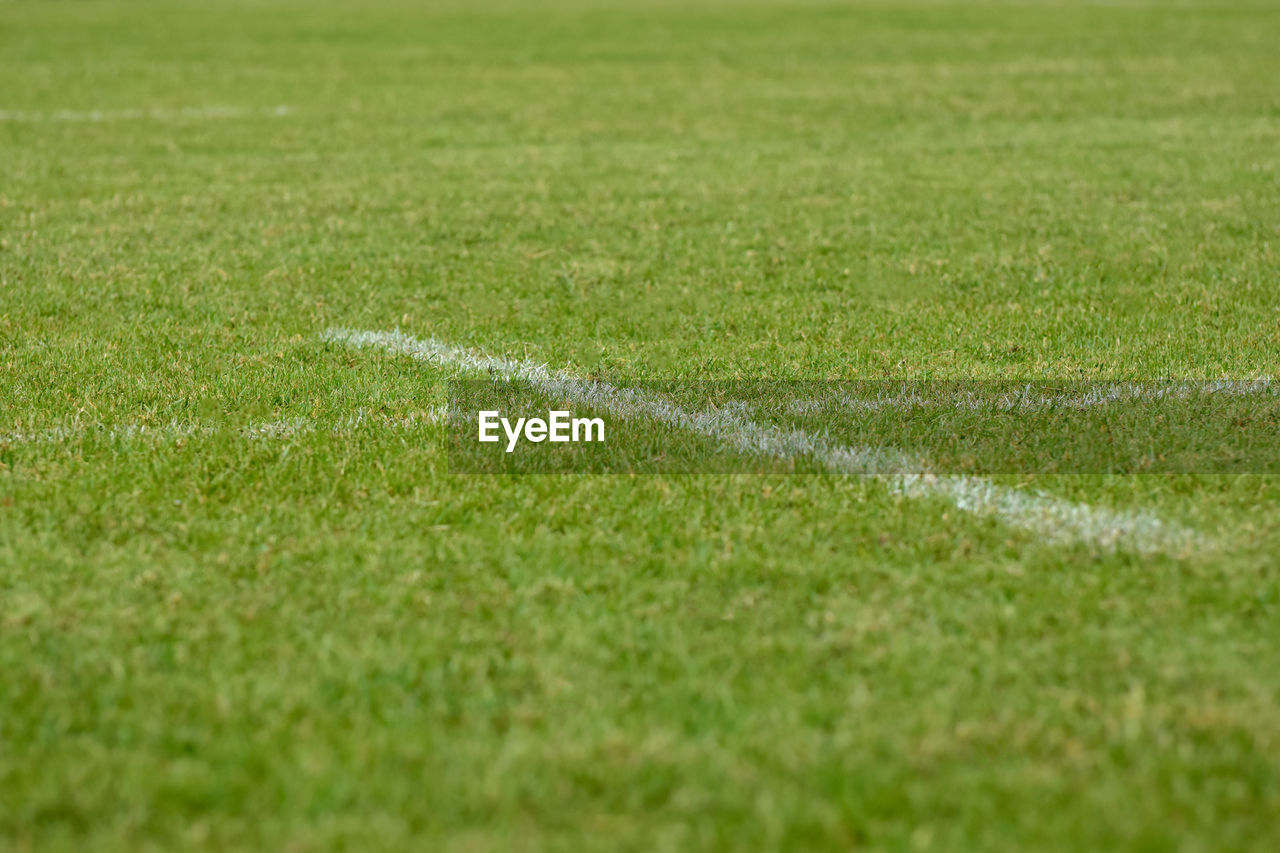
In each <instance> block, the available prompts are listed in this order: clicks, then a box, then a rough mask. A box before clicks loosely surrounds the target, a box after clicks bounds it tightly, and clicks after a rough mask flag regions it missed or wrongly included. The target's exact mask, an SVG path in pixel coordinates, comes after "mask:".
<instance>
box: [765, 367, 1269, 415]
mask: <svg viewBox="0 0 1280 853" xmlns="http://www.w3.org/2000/svg"><path fill="white" fill-rule="evenodd" d="M910 384H911V383H902V385H904V386H906V387H907V390H904V391H902V392H901V393H898V394H891V395H882V396H879V397H874V398H864V397H856V396H854V395H852V394H850V393H848V392H847V391H844V390H842V389H839V388H837V389H835V390H834V391H833V392H832V393H830V394H828V395H826V396H823V397H818V398H814V399H809V400H794V401H792V402H790V403H788V404H787V406H786V410H787V412H788V413H789V414H793V415H807V414H812V413H815V412H831V411H841V412H881V411H911V410H919V409H954V410H959V411H970V412H1046V411H1054V410H1058V411H1064V410H1065V411H1083V410H1086V409H1093V408H1097V407H1099V406H1109V405H1115V404H1120V403H1136V402H1158V401H1160V400H1182V399H1187V398H1189V397H1193V396H1199V395H1218V396H1224V397H1253V396H1260V395H1264V394H1270V395H1275V394H1280V385H1277V384H1276V383H1274V382H1273V381H1272V379H1271V377H1269V376H1264V377H1259V378H1257V379H1210V380H1189V381H1177V382H1167V383H1154V382H1106V383H1098V384H1097V385H1095V386H1093V387H1090V388H1088V389H1086V390H1084V391H1082V392H1080V393H1075V394H1043V393H1040V392H1039V391H1038V390H1037V389H1036V388H1035V386H1034V385H1032V384H1027V385H1024V386H1022V387H1020V388H1017V389H1012V390H1009V391H1006V392H1005V393H1003V394H1001V395H999V396H997V397H984V396H982V395H981V394H976V393H974V392H973V391H971V390H956V391H953V392H951V393H948V394H943V395H940V396H937V397H928V396H924V395H922V394H920V393H919V392H918V391H916V390H914V389H910V388H909V386H910Z"/></svg>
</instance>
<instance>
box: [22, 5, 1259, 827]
mask: <svg viewBox="0 0 1280 853" xmlns="http://www.w3.org/2000/svg"><path fill="white" fill-rule="evenodd" d="M1277 33H1280V10H1278V9H1277V8H1276V7H1275V6H1274V4H1271V3H1208V2H1206V3H1194V2H1193V3H1184V4H1177V5H1165V4H1152V5H1143V4H1137V3H1114V4H1104V5H1083V4H1076V3H1065V2H1064V3H1052V2H1050V3H1034V4H1016V3H1015V4H991V3H948V2H941V3H901V4H888V3H886V4H872V3H854V4H823V3H784V2H751V3H742V4H736V3H727V2H725V3H717V2H710V0H702V2H697V3H693V4H686V3H674V2H672V3H657V4H654V3H641V2H638V0H636V2H624V3H619V4H609V5H605V4H593V3H585V2H582V3H578V2H573V1H572V0H557V2H555V3H550V4H539V5H538V6H537V7H533V6H522V5H520V4H515V3H507V4H499V3H497V2H491V0H482V2H468V3H454V4H444V5H435V6H433V7H431V8H424V7H423V6H422V4H417V3H409V2H403V3H396V2H392V0H378V2H374V3H361V4H355V3H350V4H348V5H339V4H337V3H334V2H332V0H325V2H319V3H315V2H308V3H302V2H296V3H290V2H278V0H270V2H263V3H248V2H246V3H213V4H200V5H195V4H178V3H149V2H107V1H105V0H104V2H98V0H94V1H93V2H82V3H70V2H36V0H0V111H3V112H0V846H5V847H14V848H17V849H25V848H41V849H44V848H49V849H57V848H63V849H87V848H91V849H120V850H125V849H128V850H133V849H139V848H146V847H149V846H150V847H207V848H224V847H258V848H268V849H278V848H289V849H323V848H330V847H337V846H342V845H346V846H353V847H360V848H379V847H408V846H414V847H423V846H430V847H442V848H454V849H492V850H499V849H501V850H505V849H511V848H530V849H545V848H560V849H578V848H633V849H645V850H648V849H654V848H670V849H687V848H724V849H742V848H749V849H756V848H770V849H772V848H792V849H809V848H838V849H847V848H849V847H852V846H870V847H880V848H917V849H923V848H930V847H932V848H936V849H970V848H973V849H1009V848H1015V849H1072V850H1076V849H1094V848H1101V847H1106V848H1115V847H1119V848H1130V849H1167V848H1173V847H1177V848H1182V849H1210V848H1213V849H1224V848H1225V849H1248V848H1252V849H1258V850H1268V849H1274V848H1275V846H1276V845H1277V844H1278V843H1280V826H1278V825H1277V821H1276V818H1275V815H1276V814H1280V760H1278V759H1277V756H1280V709H1278V708H1277V703H1278V701H1280V679H1278V678H1277V676H1276V673H1280V629H1278V628H1277V626H1278V625H1280V621H1278V620H1277V616H1280V583H1278V581H1277V573H1276V568H1275V561H1274V557H1273V554H1274V553H1277V552H1280V537H1277V535H1276V533H1275V531H1276V529H1277V525H1278V523H1280V489H1278V488H1277V485H1276V483H1275V482H1274V479H1273V478H1268V477H1257V476H1230V477H1225V476H1211V475H1206V474H1196V475H1186V476H1183V475H1179V476H1139V477H1114V476H1110V477H1106V476H1086V477H1066V478H1061V477H1059V478H1054V479H1051V480H1044V481H1041V480H1039V479H1036V478H1033V477H1029V476H1026V477H1020V478H1018V479H1017V480H1016V481H1014V482H1017V483H1021V484H1024V485H1028V486H1032V487H1039V488H1044V489H1047V490H1050V491H1053V492H1056V493H1059V494H1062V495H1065V496H1069V497H1071V498H1073V499H1076V500H1081V501H1086V502H1089V503H1091V504H1097V505H1104V506H1113V507H1116V508H1121V509H1141V510H1150V511H1152V512H1155V513H1158V514H1159V515H1160V516H1161V517H1163V518H1167V519H1169V520H1171V521H1173V522H1176V523H1179V524H1184V525H1187V526H1189V527H1192V528H1194V529H1196V530H1198V531H1201V532H1203V533H1204V534H1205V535H1206V536H1207V537H1208V538H1209V539H1211V540H1212V547H1208V548H1205V549H1204V550H1200V551H1195V552H1191V553H1183V554H1175V555H1152V556H1138V555H1134V554H1131V553H1126V552H1124V551H1120V552H1107V551H1105V550H1101V549H1098V548H1096V547H1093V546H1091V545H1090V544H1088V543H1081V544H1075V545H1058V544H1053V543H1049V542H1044V541H1038V540H1037V539H1036V538H1035V537H1032V536H1030V535H1028V534H1027V533H1025V532H1021V531H1018V530H1016V529H1012V528H1009V527H1006V526H1003V525H1002V524H1000V523H999V522H998V521H996V520H992V519H976V518H973V517H970V516H966V515H964V514H962V513H961V512H959V511H958V510H956V509H955V508H954V507H950V506H948V505H946V504H944V503H941V502H938V501H929V500H925V501H911V500H905V499H902V498H900V497H895V496H893V495H892V494H891V493H890V492H889V491H887V490H886V489H885V487H884V485H883V484H882V483H879V482H876V481H870V480H858V479H841V478H833V477H830V476H823V475H808V476H784V475H781V474H777V475H773V474H771V475H763V476H746V475H734V476H729V475H714V476H713V475H706V476H686V475H662V476H657V475H654V476H640V477H628V476H591V477H585V476H584V477H573V476H554V477H491V476H481V475H461V474H458V473H453V474H450V473H449V471H448V465H447V463H448V459H447V456H446V453H445V450H444V444H443V434H442V432H441V428H440V427H439V426H433V425H431V424H424V423H418V424H417V425H414V426H410V427H407V428H403V429H386V428H382V427H379V426H378V425H377V423H373V422H371V423H370V424H368V425H366V426H362V427H360V428H357V429H348V430H337V431H334V430H327V429H319V430H316V431H314V432H307V433H299V434H296V435H293V436H285V437H277V438H265V437H252V436H246V435H245V434H244V433H243V432H242V431H240V430H239V429H238V427H239V426H240V425H243V424H246V423H261V422H269V421H274V420H277V419H288V418H295V417H307V418H311V419H312V420H313V421H316V422H321V423H333V422H336V421H338V420H339V419H342V418H345V417H347V416H349V415H351V414H352V413H353V412H356V411H357V410H364V411H367V412H369V413H372V414H374V415H377V416H378V417H381V418H382V419H383V420H382V421H380V423H386V422H388V421H394V420H395V419H397V418H403V417H406V416H413V415H415V414H421V413H423V412H427V411H429V410H431V409H432V408H433V407H436V406H439V405H440V404H441V403H442V402H443V401H444V400H445V399H446V396H447V388H446V382H447V380H448V379H449V378H450V374H449V373H448V372H446V371H443V370H433V369H431V368H429V367H426V366H424V365H422V364H420V363H418V362H414V361H411V360H408V359H397V358H393V357H390V356H386V355H378V354H376V353H373V352H369V351H355V350H349V349H344V348H343V347H341V346H338V345H334V344H326V343H324V342H322V340H321V338H320V335H321V333H322V332H323V330H324V329H326V328H328V327H330V326H335V325H337V326H351V327H359V328H370V329H387V328H392V327H396V326H399V327H401V328H403V329H404V330H406V331H408V332H410V333H413V334H418V335H435V336H437V337H439V338H441V339H444V340H448V341H451V342H454V343H460V344H466V345H476V346H483V347H484V348H486V349H487V350H489V351H491V352H497V353H502V354H509V355H515V356H520V357H530V358H534V359H536V360H538V361H545V362H550V363H552V364H554V365H557V366H566V367H573V368H574V369H576V370H578V371H579V372H581V373H582V374H583V375H591V376H600V377H604V378H607V379H609V380H611V381H613V382H616V383H619V384H627V383H636V382H641V381H646V380H658V381H671V380H676V379H698V380H704V379H715V380H724V379H729V380H741V379H747V380H756V379H762V380H791V379H804V380H818V379H823V380H825V379H857V380H862V379H879V378H885V377H892V378H912V379H924V378H941V379H953V378H981V379H1008V378H1028V379H1031V378H1039V379H1053V380H1063V381H1067V380H1080V379H1093V378H1099V377H1122V378H1135V379H1162V378H1195V377H1219V376H1256V375H1263V374H1276V373H1280V358H1278V356H1277V354H1278V353H1280V307H1278V306H1280V301H1278V300H1277V299H1276V295H1275V288H1276V282H1277V280H1280V258H1278V257H1277V243H1278V242H1280V227H1278V224H1280V100H1278V99H1277V90H1276V88H1275V82H1274V81H1275V80H1277V79H1280V58H1278V55H1277V52H1276V47H1275V44H1276V34H1277ZM280 106H284V107H288V110H287V111H285V112H284V114H282V115H278V114H276V109H275V108H277V107H280ZM211 108H217V109H222V108H225V109H228V110H232V111H237V112H233V113H231V114H227V115H221V116H219V115H214V114H208V115H203V116H202V115H201V114H200V112H199V111H200V110H202V109H211ZM91 111H99V112H100V113H101V115H99V116H96V117H94V116H89V115H86V114H87V113H89V112H91ZM137 111H142V112H143V113H145V115H139V114H138V112H137ZM152 111H154V112H152ZM184 111H185V112H184ZM173 421H179V422H182V423H185V424H192V423H198V424H204V425H206V426H208V427H209V431H207V432H196V433H192V434H189V435H185V436H177V435H172V434H165V433H163V432H161V433H159V434H144V435H142V436H138V435H136V434H130V433H128V432H127V431H125V432H122V431H120V430H117V431H116V432H114V433H113V432H111V431H110V430H109V429H107V428H109V427H111V426H112V425H115V426H117V427H120V426H122V425H125V426H127V425H137V424H145V425H152V426H156V425H163V424H166V423H170V422H173ZM100 426H103V427H107V428H99V427H100ZM59 429H61V430H62V431H61V432H57V430H59ZM51 430H53V431H55V432H50V431H51ZM33 433H35V434H39V435H43V436H45V438H44V439H42V440H31V439H30V436H31V435H32V434H33Z"/></svg>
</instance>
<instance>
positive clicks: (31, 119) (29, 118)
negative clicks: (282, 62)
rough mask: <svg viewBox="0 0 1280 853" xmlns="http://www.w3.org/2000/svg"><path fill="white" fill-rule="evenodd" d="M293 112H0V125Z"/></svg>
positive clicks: (226, 109)
mask: <svg viewBox="0 0 1280 853" xmlns="http://www.w3.org/2000/svg"><path fill="white" fill-rule="evenodd" d="M292 112H293V107H290V106H287V105H284V104H281V105H279V106H275V107H263V108H253V109H250V108H247V107H180V108H177V109H171V108H165V107H153V108H151V109H123V110H0V121H10V122H27V123H38V122H46V121H51V122H59V121H61V122H107V121H131V120H137V119H155V120H156V121H171V120H174V119H188V118H191V119H216V118H246V117H249V116H264V117H267V118H277V117H279V116H286V115H289V114H291V113H292Z"/></svg>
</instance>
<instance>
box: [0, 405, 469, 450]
mask: <svg viewBox="0 0 1280 853" xmlns="http://www.w3.org/2000/svg"><path fill="white" fill-rule="evenodd" d="M445 417H446V410H445V409H444V408H443V407H438V406H437V407H433V408H430V409H427V410H426V411H424V412H421V413H414V414H409V415H404V416H401V417H389V416H386V415H374V414H371V413H369V412H368V411H366V410H364V409H356V410H355V411H353V412H351V413H349V414H347V415H344V416H342V417H339V418H337V419H336V420H332V421H318V420H316V419H314V418H305V417H294V418H282V419H279V420H274V421H263V422H257V423H248V424H245V425H243V426H239V427H234V428H233V431H234V432H236V433H238V434H239V435H241V436H243V437H244V438H251V439H285V438H291V437H293V436H297V435H307V434H311V433H330V434H333V435H350V434H352V433H355V432H357V431H359V430H361V429H366V428H369V429H375V430H377V429H381V430H388V431H393V432H394V431H404V430H411V429H414V428H416V427H419V426H423V425H426V424H437V423H443V422H444V420H445ZM219 431H220V429H219V427H217V426H214V425H212V424H209V423H205V422H201V421H179V420H171V421H168V422H165V423H160V424H147V423H125V424H111V425H107V424H97V423H84V422H81V421H78V420H73V421H70V422H68V423H64V424H59V425H57V426H53V427H48V428H45V429H37V430H15V431H12V432H4V433H0V445H4V444H10V445H15V444H65V443H67V442H72V441H77V440H80V439H83V438H88V437H97V438H102V439H104V440H107V441H125V442H132V441H144V440H149V439H155V440H161V441H163V440H172V439H178V438H190V437H196V436H211V435H216V434H217V433H218V432H219Z"/></svg>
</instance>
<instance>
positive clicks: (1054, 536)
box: [322, 328, 1205, 553]
mask: <svg viewBox="0 0 1280 853" xmlns="http://www.w3.org/2000/svg"><path fill="white" fill-rule="evenodd" d="M322 337H323V339H324V340H326V341H328V342H331V343H338V344H345V345H348V346H353V347H361V348H374V349H379V350H382V351H384V352H388V353H391V354H395V355H405V356H409V357H411V358H414V359H417V360H419V361H423V362H427V363H430V364H437V365H440V366H444V367H451V368H454V369H457V370H460V371H463V372H468V373H480V374H487V375H490V376H496V377H500V378H505V379H522V380H525V381H527V382H529V383H530V384H531V385H533V386H535V387H536V388H538V389H539V390H541V391H542V392H544V393H546V394H548V395H549V396H552V397H555V398H557V399H562V400H565V401H570V402H574V403H578V404H581V405H584V406H589V407H592V408H595V409H597V410H600V411H605V412H609V413H610V414H612V415H614V416H615V417H618V418H621V419H624V420H649V421H654V422H657V423H662V424H666V425H668V426H673V427H677V428H680V429H684V430H688V431H690V432H693V433H696V434H699V435H703V436H706V437H709V438H712V439H715V440H717V441H720V442H721V443H723V444H725V445H727V446H729V447H731V448H733V449H734V450H737V451H739V452H743V453H749V454H760V455H765V456H771V457H773V458H776V459H783V460H787V459H794V458H797V457H801V456H807V457H810V458H812V459H814V460H816V461H817V462H818V463H819V464H821V465H822V466H823V467H824V468H825V469H827V470H828V471H830V472H832V473H836V474H848V475H855V476H870V477H875V478H877V479H880V480H882V481H883V482H885V483H886V484H887V486H888V487H889V489H890V490H891V491H892V492H893V493H894V494H898V495H901V496H903V497H907V498H913V499H924V498H936V499H942V500H945V501H948V502H950V503H951V504H952V505H954V506H955V507H957V508H959V509H961V510H963V511H965V512H968V513H972V514H974V515H977V516H983V517H991V518H996V519H999V520H1000V521H1002V522H1004V523H1006V524H1009V525H1011V526H1013V527H1017V528H1021V529H1023V530H1027V531H1030V532H1032V533H1035V534H1036V535H1038V536H1041V537H1043V538H1044V539H1045V540H1047V541H1052V542H1056V543H1063V542H1079V543H1085V544H1089V545H1093V546H1096V547H1102V548H1106V549H1116V548H1123V549H1127V550H1133V551H1138V552H1141V553H1154V552H1180V551H1186V550H1189V549H1192V548H1197V547H1203V546H1204V544H1205V543H1204V542H1203V541H1202V539H1201V537H1200V536H1199V535H1198V534H1196V533H1195V532H1194V531H1191V530H1187V529H1185V528H1183V527H1180V526H1178V525H1175V524H1172V523H1169V522H1166V521H1164V520H1162V519H1160V518H1157V517H1155V516H1153V515H1151V514H1148V513H1142V512H1124V511H1117V510H1110V509H1105V508H1099V507H1093V506H1090V505H1088V504H1084V503H1077V502H1073V501H1069V500H1066V499H1063V498H1058V497H1054V496H1052V495H1048V494H1045V493H1043V492H1028V491H1023V490H1020V489H1015V488H1010V487H1007V486H1001V485H999V484H996V483H993V482H992V481H990V480H989V479H987V478H984V477H975V476H967V475H936V474H931V473H928V472H927V465H926V464H925V463H924V462H923V460H919V459H914V458H912V457H910V456H908V455H906V454H904V453H901V452H899V451H895V450H890V449H882V448H871V447H857V446H846V445H840V444H835V443H832V442H829V441H827V440H826V439H825V438H822V437H820V436H815V435H812V434H810V433H808V432H806V431H804V430H802V429H796V428H786V427H779V426H772V425H762V424H759V423H756V422H755V421H752V420H751V419H750V418H748V417H746V416H745V415H744V414H742V412H743V407H742V406H741V405H731V406H726V407H723V408H719V409H705V410H698V411H690V410H687V409H684V408H681V407H680V406H678V405H677V404H675V403H673V402H672V401H670V400H668V399H666V398H664V397H661V396H659V395H654V394H650V393H648V392H646V391H643V390H639V389H634V388H622V387H618V386H615V385H611V384H609V383H607V382H597V381H592V380H587V379H581V378H579V377H577V376H575V375H573V374H571V373H569V372H568V371H564V370H552V369H550V368H548V367H547V366H546V365H544V364H538V363H537V362H533V361H527V360H521V359H511V358H503V357H495V356H487V355H483V354H477V353H474V352H472V351H470V350H468V349H465V348H463V347H458V346H454V345H451V344H447V343H443V342H441V341H438V340H436V339H434V338H416V337H413V336H411V335H408V334H405V333H402V332H400V331H399V330H396V331H367V330H359V329H348V328H332V329H328V330H327V331H325V332H324V333H323V336H322Z"/></svg>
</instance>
